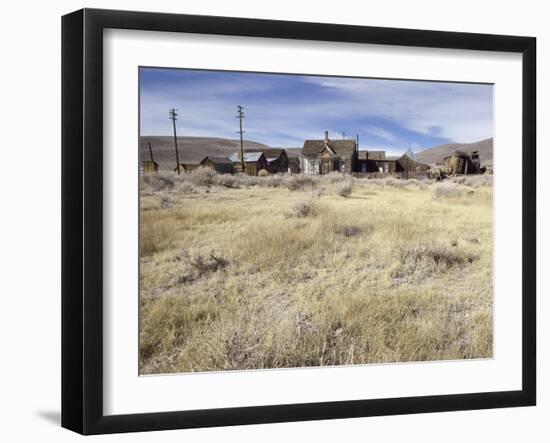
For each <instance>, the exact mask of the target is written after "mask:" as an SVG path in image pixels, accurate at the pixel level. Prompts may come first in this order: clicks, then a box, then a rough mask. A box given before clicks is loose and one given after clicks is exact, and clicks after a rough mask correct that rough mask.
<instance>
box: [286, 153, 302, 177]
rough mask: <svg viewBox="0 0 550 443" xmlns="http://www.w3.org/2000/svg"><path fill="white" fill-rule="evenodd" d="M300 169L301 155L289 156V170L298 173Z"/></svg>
mask: <svg viewBox="0 0 550 443" xmlns="http://www.w3.org/2000/svg"><path fill="white" fill-rule="evenodd" d="M300 171H301V169H300V157H288V172H290V173H292V174H298V173H299V172H300Z"/></svg>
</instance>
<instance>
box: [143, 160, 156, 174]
mask: <svg viewBox="0 0 550 443" xmlns="http://www.w3.org/2000/svg"><path fill="white" fill-rule="evenodd" d="M141 167H142V170H143V173H144V174H156V173H157V172H158V170H159V165H158V163H157V162H155V161H153V160H143V161H142V162H141Z"/></svg>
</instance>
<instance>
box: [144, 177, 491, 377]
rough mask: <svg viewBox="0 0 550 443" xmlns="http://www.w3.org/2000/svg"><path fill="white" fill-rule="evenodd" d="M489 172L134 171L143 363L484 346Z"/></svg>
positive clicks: (362, 356) (460, 350)
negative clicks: (137, 174) (446, 176)
mask: <svg viewBox="0 0 550 443" xmlns="http://www.w3.org/2000/svg"><path fill="white" fill-rule="evenodd" d="M491 178H492V177H490V176H480V177H468V178H464V177H462V178H457V179H455V180H454V181H455V182H451V181H449V182H447V183H442V184H435V183H430V182H427V181H426V182H420V181H416V180H408V181H406V180H395V179H378V180H375V179H373V180H367V179H353V180H351V179H350V178H346V177H342V176H341V175H332V174H331V175H330V176H325V177H322V178H320V177H315V178H309V177H304V176H294V177H292V176H289V177H284V176H270V177H250V178H249V177H233V176H217V175H213V174H211V173H209V172H208V171H198V172H196V173H193V174H187V175H182V176H180V177H178V176H176V175H174V174H168V173H163V174H161V175H154V176H153V175H151V176H145V177H143V178H142V183H141V234H140V235H141V282H140V287H141V294H140V309H141V312H140V371H141V373H143V374H154V373H172V372H189V371H213V370H228V369H256V368H280V367H301V366H324V365H349V364H365V363H381V362H406V361H426V360H442V359H445V360H450V359H471V358H487V357H492V353H493V348H492V346H493V317H492V312H493V283H492V282H493V278H492V254H493V252H492V251H493V243H492V234H493V230H492V229H493V228H492V222H493V210H492V202H493V199H492V190H493V188H492V180H491Z"/></svg>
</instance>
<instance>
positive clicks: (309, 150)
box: [302, 139, 356, 156]
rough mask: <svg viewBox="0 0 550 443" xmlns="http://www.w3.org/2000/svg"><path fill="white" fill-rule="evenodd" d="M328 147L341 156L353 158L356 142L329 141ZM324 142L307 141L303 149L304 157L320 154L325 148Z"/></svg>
mask: <svg viewBox="0 0 550 443" xmlns="http://www.w3.org/2000/svg"><path fill="white" fill-rule="evenodd" d="M327 145H328V146H329V148H330V149H332V150H333V151H334V152H335V153H336V154H338V155H340V156H351V155H353V153H354V152H355V147H356V143H355V140H351V139H349V140H329V141H328V143H327ZM325 146H326V145H325V141H324V140H306V141H305V142H304V147H303V148H302V154H303V155H314V154H320V153H321V152H322V151H323V149H324V148H325Z"/></svg>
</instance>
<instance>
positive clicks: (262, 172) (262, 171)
mask: <svg viewBox="0 0 550 443" xmlns="http://www.w3.org/2000/svg"><path fill="white" fill-rule="evenodd" d="M268 175H269V172H268V171H267V169H260V170H259V171H258V177H267V176H268Z"/></svg>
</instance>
